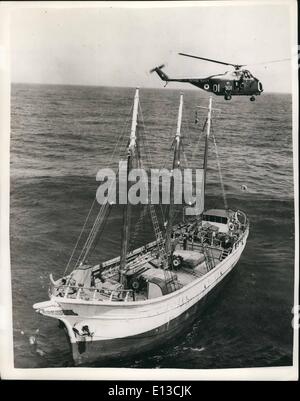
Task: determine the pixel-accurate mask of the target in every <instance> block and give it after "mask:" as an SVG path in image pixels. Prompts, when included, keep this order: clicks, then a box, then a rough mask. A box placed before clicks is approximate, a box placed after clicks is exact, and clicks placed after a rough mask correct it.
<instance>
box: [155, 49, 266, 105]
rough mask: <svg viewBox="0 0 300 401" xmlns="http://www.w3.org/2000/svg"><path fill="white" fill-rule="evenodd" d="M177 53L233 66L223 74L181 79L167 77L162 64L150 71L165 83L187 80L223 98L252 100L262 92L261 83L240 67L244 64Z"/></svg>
mask: <svg viewBox="0 0 300 401" xmlns="http://www.w3.org/2000/svg"><path fill="white" fill-rule="evenodd" d="M178 54H179V55H181V56H185V57H192V58H196V59H200V60H205V61H209V62H212V63H217V64H223V65H230V66H232V67H234V70H233V71H227V72H225V73H224V74H217V75H211V76H209V77H207V78H181V79H180V78H169V77H168V75H167V74H166V73H165V72H164V71H162V69H163V68H164V67H165V65H164V64H162V65H160V66H158V67H155V68H153V69H152V70H151V71H150V72H151V73H152V72H156V73H157V74H158V76H159V77H160V78H161V79H162V80H163V81H165V82H166V85H167V84H168V82H187V83H190V84H192V85H194V86H196V87H197V88H200V89H203V90H205V91H206V92H212V93H214V94H215V95H217V96H224V99H225V100H230V99H231V98H232V96H250V100H251V101H252V102H253V101H254V100H255V96H257V95H260V94H261V93H262V92H263V86H262V83H261V82H260V81H259V80H258V79H257V78H255V77H254V76H253V75H252V74H251V72H250V71H249V70H246V69H243V68H242V67H245V66H246V65H245V64H232V63H225V62H223V61H219V60H212V59H209V58H204V57H198V56H193V55H191V54H186V53H178ZM166 85H165V86H166Z"/></svg>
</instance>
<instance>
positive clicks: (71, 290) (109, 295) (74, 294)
mask: <svg viewBox="0 0 300 401" xmlns="http://www.w3.org/2000/svg"><path fill="white" fill-rule="evenodd" d="M49 294H50V295H54V296H56V297H62V298H68V299H84V300H86V301H90V300H93V301H94V300H97V301H100V300H105V299H108V300H109V301H124V302H128V301H129V300H133V301H134V300H135V295H134V291H133V290H132V289H129V290H124V289H114V290H111V289H107V288H95V287H83V286H74V285H59V284H58V285H54V284H53V283H51V284H50V288H49ZM99 297H100V298H99Z"/></svg>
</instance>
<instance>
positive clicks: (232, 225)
mask: <svg viewBox="0 0 300 401" xmlns="http://www.w3.org/2000/svg"><path fill="white" fill-rule="evenodd" d="M229 230H230V231H233V230H234V224H233V223H232V222H230V223H229Z"/></svg>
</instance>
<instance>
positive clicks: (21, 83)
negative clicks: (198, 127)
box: [10, 81, 293, 97]
mask: <svg viewBox="0 0 300 401" xmlns="http://www.w3.org/2000/svg"><path fill="white" fill-rule="evenodd" d="M10 84H14V85H45V86H46V85H49V86H84V87H91V88H98V87H99V88H101V87H102V88H124V89H125V88H128V89H132V88H136V87H137V85H133V86H126V85H96V84H94V85H93V84H67V83H66V84H62V83H46V82H43V83H41V82H17V81H11V82H10ZM138 87H139V88H140V89H141V88H144V89H164V90H182V89H179V88H170V87H169V88H168V87H161V88H157V87H153V86H144V87H143V86H141V85H138ZM185 90H188V91H192V92H194V91H198V90H199V88H188V89H185ZM200 90H201V89H200ZM202 92H205V91H203V90H202ZM205 93H209V92H205ZM263 93H270V94H271V93H276V94H282V95H292V94H293V92H280V91H277V92H276V91H275V92H269V91H263ZM215 96H217V97H221V96H218V95H215ZM241 96H247V95H241Z"/></svg>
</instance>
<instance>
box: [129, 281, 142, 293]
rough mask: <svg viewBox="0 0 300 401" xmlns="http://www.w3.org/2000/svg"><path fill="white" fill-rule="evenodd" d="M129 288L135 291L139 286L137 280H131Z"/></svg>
mask: <svg viewBox="0 0 300 401" xmlns="http://www.w3.org/2000/svg"><path fill="white" fill-rule="evenodd" d="M131 288H132V289H133V290H135V291H137V290H138V289H139V288H140V283H139V282H138V280H132V282H131Z"/></svg>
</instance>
